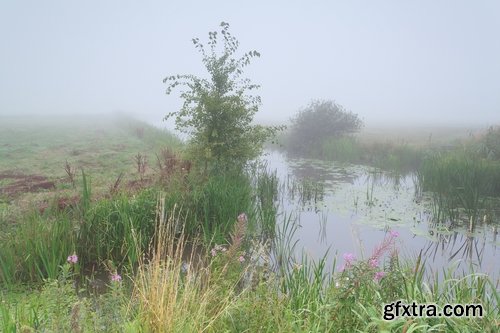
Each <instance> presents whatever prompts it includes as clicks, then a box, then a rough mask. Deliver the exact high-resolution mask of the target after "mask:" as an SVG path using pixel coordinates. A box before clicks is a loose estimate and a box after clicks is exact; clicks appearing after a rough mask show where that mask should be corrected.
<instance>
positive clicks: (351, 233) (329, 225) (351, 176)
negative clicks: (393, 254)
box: [264, 151, 500, 282]
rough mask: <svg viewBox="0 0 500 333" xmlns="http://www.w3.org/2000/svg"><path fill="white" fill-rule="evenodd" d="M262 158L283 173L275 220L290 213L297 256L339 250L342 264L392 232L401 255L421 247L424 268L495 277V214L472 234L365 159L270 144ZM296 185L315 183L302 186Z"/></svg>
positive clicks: (412, 183)
mask: <svg viewBox="0 0 500 333" xmlns="http://www.w3.org/2000/svg"><path fill="white" fill-rule="evenodd" d="M264 160H265V162H266V163H267V167H268V169H269V170H270V171H274V170H275V171H276V174H277V176H278V178H279V180H280V192H281V196H280V197H281V198H280V200H281V202H280V205H279V206H280V208H279V209H280V212H279V217H278V222H279V223H283V221H284V220H285V219H288V218H290V217H291V219H292V220H293V221H294V223H295V226H296V231H295V233H294V234H293V236H292V242H296V245H295V248H294V252H295V256H296V257H297V258H300V257H301V256H303V255H305V256H307V257H308V258H310V259H315V260H318V259H320V258H322V257H323V256H324V255H325V254H326V253H328V256H327V260H326V262H327V265H329V266H330V267H331V266H332V265H334V260H335V257H337V263H336V265H337V267H339V266H341V264H342V261H343V259H342V255H343V254H344V253H354V254H355V255H356V257H357V258H358V259H363V258H369V257H370V255H371V254H372V251H373V250H374V248H375V247H376V246H377V245H379V244H380V243H381V242H382V240H383V239H384V237H385V236H386V235H387V233H388V232H389V231H397V232H398V233H399V236H398V237H397V239H396V245H397V249H398V253H399V254H400V256H402V257H403V258H413V259H415V258H416V257H417V256H418V255H419V253H422V259H425V262H426V272H427V274H434V273H435V272H442V270H443V269H448V268H455V269H456V271H455V272H456V273H463V272H465V273H467V272H470V271H471V270H474V271H475V272H482V273H485V274H488V275H490V277H491V278H492V279H493V281H494V282H497V280H498V278H499V276H500V274H499V270H500V261H499V259H500V258H499V255H500V251H499V249H498V248H499V246H500V240H499V239H498V229H497V228H498V225H499V221H492V222H490V223H489V224H484V225H481V226H476V228H475V230H474V233H470V232H469V231H468V230H467V227H461V226H451V225H443V224H440V225H436V224H435V223H433V222H432V213H431V198H430V196H429V194H426V193H423V194H422V193H419V191H418V188H417V186H416V184H417V180H416V178H415V177H414V176H412V175H409V176H404V177H391V176H390V175H388V174H387V173H383V172H381V171H380V170H377V169H375V168H372V167H368V166H360V165H352V164H341V163H337V162H326V161H320V160H314V159H297V158H289V157H287V156H285V155H284V154H282V153H280V152H277V151H267V152H266V154H265V157H264ZM294 184H295V185H294ZM297 184H306V185H308V186H306V188H308V189H311V188H314V190H309V191H299V190H297ZM304 192H306V194H304ZM327 251H328V252H327Z"/></svg>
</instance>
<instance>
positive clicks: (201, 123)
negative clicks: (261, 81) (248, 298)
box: [163, 22, 278, 170]
mask: <svg viewBox="0 0 500 333" xmlns="http://www.w3.org/2000/svg"><path fill="white" fill-rule="evenodd" d="M220 26H221V30H220V35H222V40H223V43H224V45H223V49H222V50H218V49H217V47H218V45H219V38H220V35H219V34H218V32H217V31H214V32H209V33H208V37H209V41H208V46H209V50H207V49H206V48H205V46H204V45H203V44H202V43H201V42H200V41H199V39H198V38H194V39H193V44H194V45H195V48H196V49H198V51H199V52H200V53H201V55H202V61H203V65H204V66H205V68H206V70H207V72H208V74H209V77H208V79H204V78H200V77H197V76H194V75H175V76H169V77H167V78H165V79H164V80H163V82H164V83H167V84H168V88H167V94H170V93H171V92H172V90H173V89H174V88H175V87H177V86H183V87H185V88H186V89H185V90H183V91H181V93H180V97H181V98H182V99H183V100H184V103H183V105H182V107H181V109H180V110H179V111H175V112H171V113H169V114H167V116H166V117H165V119H168V118H170V117H174V116H175V124H176V129H177V130H179V131H181V132H183V133H186V134H188V135H189V136H190V142H189V146H188V147H189V152H190V153H191V158H192V159H193V160H194V161H198V162H202V163H203V164H204V166H205V170H206V169H207V168H208V167H209V166H211V167H216V168H217V169H220V168H221V167H222V168H223V169H227V168H228V167H229V166H242V165H244V164H245V163H246V162H248V161H249V160H251V159H253V158H255V157H257V156H258V155H259V154H260V153H261V151H262V147H263V144H264V142H265V141H266V140H267V139H268V138H270V137H271V136H273V135H274V134H275V132H276V130H277V129H278V128H276V127H263V126H259V125H253V124H252V121H253V116H254V114H255V113H256V112H257V111H258V109H259V106H260V104H261V100H260V97H259V96H254V95H251V94H250V93H249V92H251V91H253V90H255V89H257V88H259V86H258V85H256V84H252V83H251V82H250V80H249V79H245V78H241V75H242V74H243V69H244V68H245V67H246V66H247V65H249V64H250V61H251V60H252V59H253V58H255V57H259V56H260V54H259V53H258V52H257V51H250V52H247V53H245V54H243V56H241V57H240V58H235V57H234V56H235V53H236V51H237V50H238V46H239V42H238V41H237V39H236V38H235V37H233V36H232V35H231V33H230V32H229V24H228V23H224V22H222V23H221V24H220ZM219 53H220V54H219Z"/></svg>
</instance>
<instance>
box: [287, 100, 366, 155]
mask: <svg viewBox="0 0 500 333" xmlns="http://www.w3.org/2000/svg"><path fill="white" fill-rule="evenodd" d="M361 126H362V121H361V120H360V119H359V118H358V115H357V114H354V113H352V112H350V111H347V110H346V109H344V108H343V107H342V106H341V105H339V104H337V103H335V102H332V101H312V102H311V103H310V104H309V105H308V106H307V107H306V108H304V109H302V110H301V111H299V113H298V114H297V116H296V117H295V118H293V119H292V127H291V130H290V133H289V139H288V146H289V149H290V150H291V151H294V152H297V153H306V152H307V151H309V150H310V149H312V148H316V147H317V146H318V145H321V144H322V143H323V142H324V141H325V140H326V139H328V138H331V137H341V136H344V135H347V134H351V133H355V132H357V131H359V129H360V128H361Z"/></svg>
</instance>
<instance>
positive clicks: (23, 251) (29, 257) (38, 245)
mask: <svg viewBox="0 0 500 333" xmlns="http://www.w3.org/2000/svg"><path fill="white" fill-rule="evenodd" d="M15 235H16V236H15V237H14V238H11V239H9V240H8V241H6V242H3V243H2V244H0V266H1V268H2V270H1V272H0V279H1V280H0V281H1V282H4V283H6V284H8V285H10V284H12V283H14V282H15V281H17V282H19V281H42V280H43V279H45V278H56V277H57V276H58V274H59V270H60V266H61V265H62V264H63V263H64V262H65V261H66V258H67V256H68V255H69V254H71V253H72V252H73V251H74V250H75V238H74V234H73V226H72V223H71V221H70V219H69V218H68V217H67V216H65V215H64V214H61V215H56V216H52V217H45V216H41V215H39V214H33V215H31V216H29V217H28V218H27V219H26V220H25V221H24V223H23V224H21V225H20V226H19V227H18V229H17V232H16V234H15Z"/></svg>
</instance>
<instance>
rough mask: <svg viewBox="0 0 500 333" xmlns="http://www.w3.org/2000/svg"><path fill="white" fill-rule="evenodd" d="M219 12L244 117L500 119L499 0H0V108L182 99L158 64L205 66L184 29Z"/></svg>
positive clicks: (210, 23)
mask: <svg viewBox="0 0 500 333" xmlns="http://www.w3.org/2000/svg"><path fill="white" fill-rule="evenodd" d="M221 21H225V22H229V23H230V25H231V29H230V30H231V32H232V33H233V35H235V36H236V37H237V38H238V39H239V41H240V45H241V48H240V51H241V53H243V52H244V51H249V50H254V49H255V50H257V51H259V52H260V53H261V58H260V59H256V60H255V61H254V62H253V63H252V64H251V66H250V67H248V70H247V72H246V73H247V76H248V77H249V78H251V79H252V80H253V82H254V83H258V84H261V86H262V88H261V89H260V91H259V94H260V95H261V96H262V101H263V105H262V108H261V111H260V112H259V114H258V116H257V119H259V120H261V121H262V120H264V121H273V122H276V121H286V120H288V119H289V118H290V117H291V116H293V114H295V113H296V112H297V110H298V109H299V108H300V107H302V106H305V105H307V104H308V103H309V101H310V100H311V99H318V98H319V99H332V100H336V101H337V102H338V103H339V104H341V105H343V106H344V107H345V108H347V109H349V110H352V111H353V112H355V113H357V114H359V116H360V117H361V118H362V119H364V120H365V122H366V123H367V125H369V124H375V123H377V124H378V123H381V122H386V121H390V122H392V123H394V122H401V123H405V124H412V123H431V122H434V123H445V122H453V123H454V124H480V125H490V124H493V123H497V124H498V123H500V1H497V0H491V1H482V0H477V1H472V0H469V1H458V0H449V1H439V0H426V1H403V0H394V1H389V0H386V1H377V0H366V1H356V0H349V1H348V0H346V1H235V0H233V1H216V0H213V1H147V0H144V1H138V0H137V1H125V0H115V1H106V0H100V1H89V0H86V1H68V0H64V1H63V0H61V1H49V0H45V1H22V0H16V1H14V0H12V1H9V0H2V1H1V2H0V37H1V52H0V115H12V114H33V113H37V114H39V113H64V114H76V113H78V114H82V113H83V114H85V113H92V114H94V113H104V112H112V111H125V112H130V113H133V114H140V115H142V118H144V119H147V120H149V121H152V122H159V121H161V119H162V118H163V116H164V115H165V114H166V113H167V112H170V111H172V110H175V109H176V108H178V107H179V105H180V104H181V101H180V100H179V98H178V96H177V95H170V96H167V95H166V94H165V88H166V86H165V85H164V84H163V83H162V80H163V78H164V77H166V76H168V75H172V74H191V73H192V74H202V75H204V72H203V68H202V65H201V58H200V55H199V53H198V52H197V51H196V50H195V49H194V47H193V44H192V42H191V39H192V38H193V37H200V39H201V40H202V41H204V40H206V39H207V36H208V31H212V30H216V29H218V28H219V23H220V22H221Z"/></svg>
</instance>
